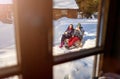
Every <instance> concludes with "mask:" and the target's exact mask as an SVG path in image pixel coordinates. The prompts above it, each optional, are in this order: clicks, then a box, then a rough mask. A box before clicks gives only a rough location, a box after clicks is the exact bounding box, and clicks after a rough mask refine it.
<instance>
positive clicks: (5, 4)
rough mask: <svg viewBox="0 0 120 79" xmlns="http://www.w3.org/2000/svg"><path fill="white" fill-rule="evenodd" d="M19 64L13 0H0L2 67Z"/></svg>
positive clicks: (0, 52)
mask: <svg viewBox="0 0 120 79" xmlns="http://www.w3.org/2000/svg"><path fill="white" fill-rule="evenodd" d="M16 64H17V58H16V45H15V32H14V23H13V2H12V0H0V68H2V67H6V66H12V65H16Z"/></svg>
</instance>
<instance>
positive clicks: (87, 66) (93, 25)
mask: <svg viewBox="0 0 120 79" xmlns="http://www.w3.org/2000/svg"><path fill="white" fill-rule="evenodd" d="M78 23H81V25H82V27H83V28H84V30H85V35H84V37H83V47H82V48H75V49H71V50H68V49H66V48H64V47H63V48H59V45H60V40H61V36H62V34H63V33H64V31H65V30H66V28H67V27H68V25H69V24H73V25H74V27H76V25H77V24H78ZM53 26H54V41H53V55H60V54H64V53H70V52H72V51H80V50H81V49H89V48H94V47H95V46H96V33H97V32H96V31H97V19H70V18H66V17H62V18H60V19H58V20H55V21H53ZM93 62H94V56H91V57H87V58H83V59H80V60H75V61H71V62H67V63H64V64H60V65H56V66H54V67H53V70H54V72H53V74H54V79H91V77H92V71H93Z"/></svg>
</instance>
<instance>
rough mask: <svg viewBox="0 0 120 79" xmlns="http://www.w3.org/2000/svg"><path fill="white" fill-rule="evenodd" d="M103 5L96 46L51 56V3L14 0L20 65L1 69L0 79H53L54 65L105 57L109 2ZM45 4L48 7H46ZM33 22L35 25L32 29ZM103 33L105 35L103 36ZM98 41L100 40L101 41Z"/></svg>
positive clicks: (37, 0)
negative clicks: (18, 77) (20, 78)
mask: <svg viewBox="0 0 120 79" xmlns="http://www.w3.org/2000/svg"><path fill="white" fill-rule="evenodd" d="M102 2H103V3H104V4H103V3H102V5H104V8H103V7H102V6H101V9H102V10H101V11H100V12H101V15H100V17H101V18H99V20H100V21H101V22H99V23H98V24H99V25H98V34H97V35H98V36H97V40H98V41H97V46H96V47H95V48H92V49H87V50H82V51H78V52H72V53H67V54H64V55H59V56H52V38H53V34H52V33H53V30H52V29H53V27H52V0H49V1H47V2H46V1H41V0H34V2H33V0H14V3H15V5H14V7H15V9H14V13H15V26H16V27H15V28H16V39H17V40H16V41H17V55H18V56H17V57H18V65H17V66H12V67H6V68H3V69H0V78H4V77H9V76H12V75H19V74H22V76H23V79H48V78H49V79H52V78H53V77H52V72H53V70H52V67H53V66H54V65H57V64H61V63H64V62H68V61H72V60H75V59H81V58H84V57H87V56H91V55H97V54H101V53H104V52H105V47H106V46H105V45H104V44H106V43H105V41H106V30H107V23H108V22H107V21H108V12H109V3H110V1H108V0H102ZM45 4H47V7H46V5H45ZM25 6H26V7H25ZM38 7H39V8H38ZM36 9H37V10H36ZM26 10H27V11H26ZM41 11H43V12H41ZM30 12H31V13H30ZM32 12H33V13H32ZM29 13H30V14H29ZM102 13H103V14H104V16H103V15H102ZM41 15H43V16H41ZM33 16H34V17H33ZM29 17H30V18H31V19H33V20H31V19H29ZM37 17H38V18H37ZM29 20H30V21H29ZM31 21H32V22H35V23H33V25H32V24H31V23H30V22H31ZM37 21H39V22H40V24H39V22H37ZM29 23H30V24H29ZM37 24H38V25H37ZM101 26H102V27H103V28H101ZM38 30H39V31H40V32H39V31H38ZM101 30H102V34H101V33H100V32H101ZM31 32H32V33H33V34H32V33H31ZM48 34H49V35H48ZM30 35H31V36H30ZM26 36H27V37H28V38H29V39H28V40H26ZM32 36H33V37H34V39H33V38H32ZM39 36H41V37H39ZM99 38H101V39H100V40H101V41H100V40H99ZM38 39H39V40H41V41H42V43H41V42H39V40H38ZM48 40H49V41H48ZM33 41H35V42H33ZM36 41H37V42H36ZM100 42H101V43H100ZM40 44H41V45H40ZM31 45H33V46H31ZM42 45H43V46H42ZM45 47H46V48H45ZM81 52H82V53H81ZM28 55H29V56H28ZM95 73H97V72H95ZM46 74H47V76H46Z"/></svg>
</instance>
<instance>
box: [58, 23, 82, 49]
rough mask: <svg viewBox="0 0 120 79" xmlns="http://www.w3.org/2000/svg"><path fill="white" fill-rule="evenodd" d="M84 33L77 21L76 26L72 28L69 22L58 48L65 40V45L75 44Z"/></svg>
mask: <svg viewBox="0 0 120 79" xmlns="http://www.w3.org/2000/svg"><path fill="white" fill-rule="evenodd" d="M83 35H84V30H83V28H82V27H81V24H80V23H79V24H78V25H77V26H76V28H75V29H74V28H73V24H70V25H69V26H68V28H67V30H66V31H65V32H64V34H63V35H62V38H61V44H60V46H59V47H60V48H62V47H63V45H64V44H65V41H66V42H67V46H68V47H71V46H72V45H74V44H75V42H76V41H78V40H79V41H81V40H82V38H83Z"/></svg>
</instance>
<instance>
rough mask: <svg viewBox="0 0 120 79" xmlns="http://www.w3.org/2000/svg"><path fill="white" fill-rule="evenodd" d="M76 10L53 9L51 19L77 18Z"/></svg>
mask: <svg viewBox="0 0 120 79" xmlns="http://www.w3.org/2000/svg"><path fill="white" fill-rule="evenodd" d="M77 14H78V12H77V9H53V19H59V18H61V17H68V18H77Z"/></svg>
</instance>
